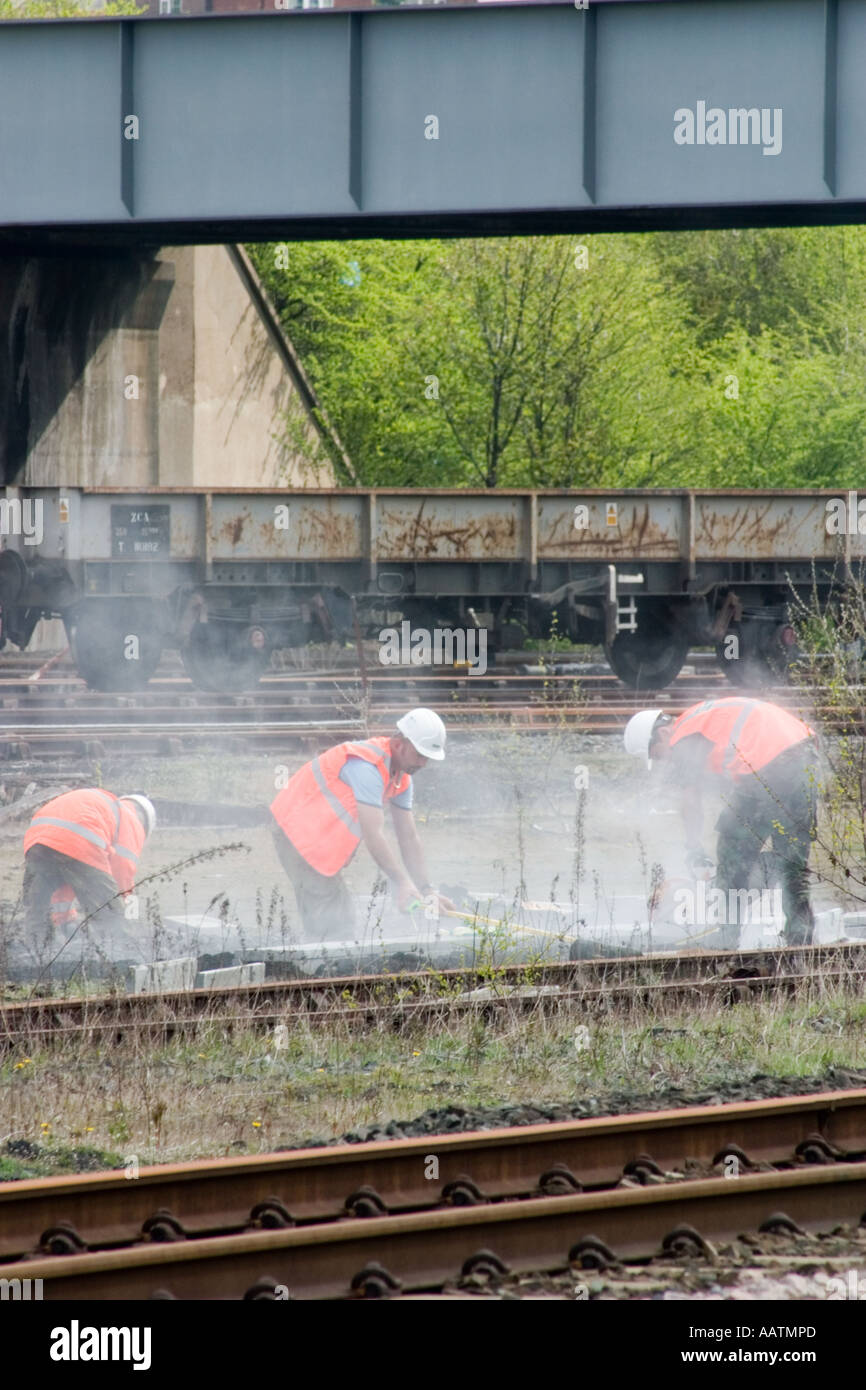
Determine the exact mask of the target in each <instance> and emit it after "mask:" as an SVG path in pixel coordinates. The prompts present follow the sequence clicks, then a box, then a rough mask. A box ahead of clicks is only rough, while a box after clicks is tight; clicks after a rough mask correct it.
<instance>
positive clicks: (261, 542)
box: [0, 488, 866, 690]
mask: <svg viewBox="0 0 866 1390" xmlns="http://www.w3.org/2000/svg"><path fill="white" fill-rule="evenodd" d="M860 505H861V504H860V503H859V502H858V499H857V497H856V494H852V493H832V492H830V491H823V492H818V491H803V490H791V491H784V492H780V491H776V492H769V491H768V492H759V491H742V490H736V491H735V490H726V491H714V492H713V491H706V490H702V489H671V490H664V489H654V490H646V491H639V490H627V491H619V492H617V491H602V490H598V489H595V490H582V491H542V490H539V491H528V490H512V489H497V490H496V491H473V490H469V489H466V490H445V489H441V490H431V491H420V490H416V489H392V490H388V489H378V490H377V489H362V488H352V489H331V490H327V491H325V490H314V489H302V490H292V491H290V490H280V491H270V492H263V491H259V490H257V489H253V488H234V489H230V490H222V491H211V490H205V489H198V490H194V489H173V488H155V489H153V490H148V491H145V492H142V491H134V490H131V489H123V488H116V489H104V488H91V489H88V488H65V489H58V488H54V489H50V488H10V489H7V490H6V492H5V493H4V494H3V495H2V498H0V541H2V544H3V550H2V552H0V622H2V628H0V645H3V644H5V643H7V642H12V643H14V644H15V645H16V646H18V647H26V646H27V644H28V642H29V641H30V640H31V637H32V635H33V633H34V631H35V629H36V626H37V624H38V623H39V622H40V620H41V619H42V618H45V617H59V618H61V619H62V620H63V623H64V624H65V627H66V630H67V633H68V637H69V641H70V645H71V648H72V651H73V653H74V656H75V660H76V663H77V666H78V670H79V672H80V674H81V675H82V676H83V677H84V679H85V680H86V681H87V682H88V684H90V685H91V686H93V687H94V688H97V689H114V690H118V689H119V690H123V689H135V688H139V687H141V686H143V685H145V684H146V683H147V681H148V680H149V679H150V677H151V676H152V674H153V672H154V671H155V669H156V666H157V663H158V661H159V657H160V654H161V652H162V651H163V650H165V649H167V648H171V647H174V648H177V649H179V650H180V652H181V653H182V656H183V660H184V662H185V664H186V667H187V669H188V671H189V673H190V676H191V677H192V679H193V681H194V682H195V683H196V684H197V685H199V686H202V687H203V688H206V689H240V688H244V687H248V686H250V685H252V684H254V683H255V682H256V681H257V680H258V678H259V677H260V675H261V673H262V672H263V671H264V669H265V668H266V666H267V664H268V661H269V655H270V652H271V650H272V649H273V648H274V647H278V646H297V645H301V644H304V643H307V642H311V641H323V640H333V639H337V640H351V639H352V638H353V637H354V636H355V635H356V634H357V633H358V632H360V633H361V634H362V635H364V636H367V637H369V636H374V635H375V634H376V633H378V632H379V631H381V630H382V629H383V628H385V627H387V626H388V625H390V624H393V623H395V622H397V621H403V620H409V622H410V623H411V624H412V625H413V629H415V628H418V627H422V628H425V629H427V630H430V629H436V628H448V629H452V630H454V629H465V630H469V629H472V628H484V629H485V630H486V632H487V634H488V638H487V642H488V650H489V651H491V652H493V653H495V651H496V650H497V649H503V648H507V647H519V646H520V645H521V644H522V643H523V642H524V641H525V639H526V637H527V636H533V637H547V636H549V634H550V632H551V626H552V624H553V623H554V614H555V615H556V617H555V624H556V630H557V631H558V632H559V633H561V634H563V635H568V636H569V637H570V638H572V639H573V640H574V641H575V642H593V643H602V644H603V645H604V648H605V651H606V653H607V656H608V660H609V662H610V664H611V666H612V668H613V670H614V671H615V673H616V674H617V676H618V677H619V678H620V679H621V680H622V681H623V682H625V683H626V684H627V685H629V686H632V687H635V688H645V689H660V688H662V687H663V686H665V685H666V684H668V683H669V682H670V681H671V680H673V678H674V677H675V676H676V674H677V672H678V671H679V669H680V667H681V665H682V663H683V661H684V660H685V657H686V653H687V651H688V648H689V646H690V644H707V643H714V644H715V645H716V648H717V651H718V653H719V656H720V660H721V664H722V666H723V669H724V670H725V671H726V673H727V674H728V676H729V677H730V678H731V680H733V681H735V682H737V681H739V682H744V681H750V680H754V679H755V678H756V676H757V675H759V674H760V673H761V672H765V673H778V672H780V671H781V670H782V669H783V668H784V666H785V664H786V662H787V661H788V659H789V657H790V653H791V650H792V648H793V643H794V634H793V630H792V628H791V626H790V620H791V603H792V600H794V599H795V596H798V595H799V596H801V597H803V596H805V595H812V594H815V593H817V594H818V596H819V597H820V599H821V600H822V601H832V600H833V597H834V595H837V594H838V593H840V592H841V591H842V590H843V589H844V586H845V585H846V584H848V583H850V582H851V579H852V576H854V574H855V573H856V574H858V575H859V573H860V567H861V565H862V560H863V555H864V536H863V535H862V534H861V532H860V530H859V522H860V519H861V518H860V515H859V508H860ZM862 506H863V509H864V512H866V501H864V503H863V504H862ZM862 520H863V529H864V532H866V516H864V517H863V518H862ZM731 637H735V638H736V641H734V642H731V641H730V638H731Z"/></svg>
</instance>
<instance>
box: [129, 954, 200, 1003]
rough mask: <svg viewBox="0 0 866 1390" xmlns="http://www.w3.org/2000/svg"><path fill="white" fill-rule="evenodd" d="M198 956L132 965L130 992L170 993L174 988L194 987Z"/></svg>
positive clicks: (130, 970)
mask: <svg viewBox="0 0 866 1390" xmlns="http://www.w3.org/2000/svg"><path fill="white" fill-rule="evenodd" d="M196 964H197V961H196V957H195V956H181V957H179V958H178V959H177V960H158V961H155V962H154V963H153V964H152V965H133V966H130V969H129V976H128V986H127V988H128V992H129V993H130V994H168V993H170V992H171V991H173V990H179V989H192V988H193V985H194V983H195V976H196Z"/></svg>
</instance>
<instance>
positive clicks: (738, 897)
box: [624, 695, 818, 948]
mask: <svg viewBox="0 0 866 1390" xmlns="http://www.w3.org/2000/svg"><path fill="white" fill-rule="evenodd" d="M624 741H625V747H626V752H628V753H634V754H637V755H639V756H641V757H645V758H646V761H647V767H648V768H649V767H651V766H652V763H653V762H654V761H655V760H658V761H663V762H664V763H665V764H666V768H667V771H668V772H669V774H670V781H671V783H673V784H674V785H676V786H677V787H678V788H679V791H680V797H681V810H682V815H683V821H684V824H685V829H686V847H687V851H688V861H689V864H690V867H691V869H692V871H693V872H696V873H698V872H700V870H701V868H702V867H703V866H708V865H711V861H710V860H709V857H708V856H707V855H706V854H705V852H704V850H703V846H702V832H703V792H704V790H705V788H706V787H707V786H708V785H709V784H710V783H711V781H712V780H715V782H716V784H717V786H719V787H720V788H721V790H722V797H723V800H724V802H725V809H724V811H723V812H722V814H721V816H720V817H719V820H718V821H717V823H716V830H717V831H718V844H717V849H716V865H717V868H716V879H715V886H716V888H718V889H721V891H722V894H723V897H724V901H725V903H727V904H729V909H728V911H727V914H726V920H725V921H723V922H722V923H720V926H719V932H718V935H717V937H715V938H711V939H710V940H707V941H705V943H704V944H706V945H714V944H720V945H721V946H723V947H728V948H736V946H737V945H738V944H739V938H740V927H741V925H742V915H741V912H740V910H739V909H740V908H741V906H742V905H743V903H744V901H747V898H745V895H743V890H744V889H745V890H747V891H748V889H749V887H750V884H749V880H750V877H751V875H752V872H753V870H754V869H755V867H756V865H757V864H758V862H759V858H758V857H759V855H760V853H761V849H762V847H763V845H764V843H765V841H766V840H768V839H772V843H773V850H774V852H775V860H776V863H777V865H778V867H779V870H780V876H781V880H782V906H783V909H784V913H785V939H786V941H787V943H788V944H789V945H791V946H799V945H810V944H811V941H812V932H813V929H814V917H813V914H812V908H811V906H810V903H809V851H810V849H811V844H812V841H813V840H814V838H815V822H816V813H817V780H818V763H817V745H816V741H815V731H814V729H812V728H810V726H809V725H808V724H806V723H804V721H803V720H802V719H798V718H797V716H796V715H794V714H792V713H791V712H790V710H786V709H782V708H781V706H779V705H774V704H771V703H770V702H769V701H767V700H755V699H751V698H750V697H748V696H745V695H743V696H740V695H733V696H728V697H724V698H722V699H717V700H704V701H703V702H702V703H700V704H697V705H692V706H691V707H690V708H689V709H687V710H684V711H683V713H682V714H680V715H679V716H678V717H677V718H672V717H671V716H670V715H666V714H664V713H663V711H662V710H660V709H649V710H641V711H640V712H639V713H638V714H635V715H633V716H632V718H631V719H630V720H629V722H628V724H627V726H626V729H625V734H624Z"/></svg>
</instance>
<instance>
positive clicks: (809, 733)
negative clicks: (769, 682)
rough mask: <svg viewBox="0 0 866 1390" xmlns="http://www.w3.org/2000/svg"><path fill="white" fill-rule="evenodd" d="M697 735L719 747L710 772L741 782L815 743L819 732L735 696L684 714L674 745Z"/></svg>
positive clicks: (671, 743)
mask: <svg viewBox="0 0 866 1390" xmlns="http://www.w3.org/2000/svg"><path fill="white" fill-rule="evenodd" d="M691 734H701V735H702V736H703V737H704V738H706V739H709V741H710V743H711V744H712V745H713V747H712V750H711V752H710V756H709V761H708V769H709V771H710V772H715V773H717V774H718V775H719V776H722V777H734V778H736V777H747V776H748V775H749V774H750V773H752V772H759V771H760V769H761V768H762V767H766V766H767V764H768V763H771V762H772V761H773V759H774V758H778V757H779V755H780V754H781V753H785V752H787V750H788V749H789V748H793V747H795V745H796V744H798V743H803V742H805V740H806V739H807V738H814V736H815V730H814V729H812V728H810V726H809V725H808V724H804V723H803V720H802V719H798V718H797V716H796V715H794V714H791V713H790V712H789V711H788V710H786V709H782V708H781V707H780V706H779V705H771V704H770V703H769V702H768V701H766V700H750V699H748V698H747V697H745V696H740V695H730V696H727V697H725V698H723V699H721V700H704V701H703V703H702V704H700V705H692V707H691V709H687V710H684V711H683V713H682V714H681V715H680V716H679V718H678V719H675V720H674V725H673V732H672V734H671V737H670V740H669V744H668V746H669V747H670V748H673V747H674V746H675V745H676V744H677V743H679V741H680V739H681V738H688V737H689V736H690V735H691Z"/></svg>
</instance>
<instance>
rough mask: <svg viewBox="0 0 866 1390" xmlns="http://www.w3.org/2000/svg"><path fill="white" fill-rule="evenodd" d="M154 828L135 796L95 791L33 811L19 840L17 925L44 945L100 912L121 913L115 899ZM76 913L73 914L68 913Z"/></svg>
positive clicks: (143, 800) (145, 804)
mask: <svg viewBox="0 0 866 1390" xmlns="http://www.w3.org/2000/svg"><path fill="white" fill-rule="evenodd" d="M155 824H156V811H155V810H154V807H153V803H152V802H151V801H150V800H149V799H148V797H146V796H144V795H142V794H141V793H139V792H131V793H129V794H128V795H126V796H115V795H114V793H113V792H108V791H103V790H102V789H101V788H98V787H84V788H81V789H80V790H77V791H71V792H64V793H63V794H62V795H61V796H56V797H54V799H53V800H52V801H48V802H46V803H45V805H44V806H41V807H40V808H39V810H38V811H37V812H36V815H35V816H34V817H33V819H32V820H31V822H30V825H29V826H28V829H27V833H26V834H25V836H24V886H23V889H22V897H23V904H24V911H25V917H26V922H27V925H28V927H29V928H30V930H31V931H33V932H36V933H38V934H42V933H44V934H45V935H46V939H48V940H50V939H51V935H52V934H53V930H54V929H61V930H63V929H69V928H71V927H73V926H74V925H75V923H76V922H77V921H79V920H80V914H79V911H78V909H79V908H80V909H81V912H82V913H83V914H84V915H85V916H87V917H90V916H92V915H93V914H95V913H96V912H97V911H98V910H99V909H100V908H107V910H108V911H109V912H112V913H115V914H116V913H118V912H121V911H122V900H121V899H120V898H119V896H118V894H120V893H123V894H126V893H128V892H129V891H130V889H131V888H132V886H133V884H134V882H135V876H136V871H137V869H138V859H139V855H140V854H141V851H142V849H143V847H144V843H145V841H146V840H147V838H148V836H149V835H150V834H151V832H152V830H153V828H154V826H155ZM76 905H77V906H76Z"/></svg>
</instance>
